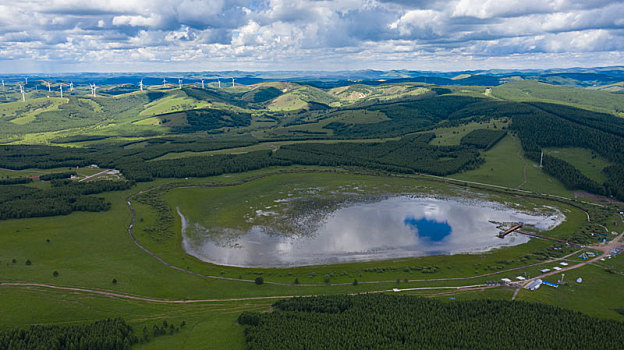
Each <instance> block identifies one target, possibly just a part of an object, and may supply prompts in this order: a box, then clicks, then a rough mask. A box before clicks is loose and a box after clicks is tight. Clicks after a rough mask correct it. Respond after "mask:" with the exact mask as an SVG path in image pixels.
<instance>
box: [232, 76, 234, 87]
mask: <svg viewBox="0 0 624 350" xmlns="http://www.w3.org/2000/svg"><path fill="white" fill-rule="evenodd" d="M232 87H234V78H232Z"/></svg>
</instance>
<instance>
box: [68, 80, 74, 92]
mask: <svg viewBox="0 0 624 350" xmlns="http://www.w3.org/2000/svg"><path fill="white" fill-rule="evenodd" d="M69 91H74V83H73V82H71V81H70V82H69Z"/></svg>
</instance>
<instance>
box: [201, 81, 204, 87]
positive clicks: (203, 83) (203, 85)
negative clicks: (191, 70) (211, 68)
mask: <svg viewBox="0 0 624 350" xmlns="http://www.w3.org/2000/svg"><path fill="white" fill-rule="evenodd" d="M201 82H202V89H203V88H204V79H202V80H201Z"/></svg>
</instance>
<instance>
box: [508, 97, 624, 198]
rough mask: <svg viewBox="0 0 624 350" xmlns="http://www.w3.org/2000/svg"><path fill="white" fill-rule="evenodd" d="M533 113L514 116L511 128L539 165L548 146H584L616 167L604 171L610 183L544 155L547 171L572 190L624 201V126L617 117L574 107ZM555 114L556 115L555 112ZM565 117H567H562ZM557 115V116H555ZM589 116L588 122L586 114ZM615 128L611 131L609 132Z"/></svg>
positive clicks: (548, 107)
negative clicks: (623, 131) (622, 132)
mask: <svg viewBox="0 0 624 350" xmlns="http://www.w3.org/2000/svg"><path fill="white" fill-rule="evenodd" d="M528 106H529V107H530V108H533V111H532V113H530V114H523V115H514V116H513V117H512V124H511V126H510V128H511V129H512V130H514V131H516V132H517V133H518V137H519V138H520V140H521V141H522V148H523V149H524V151H525V156H526V157H527V158H529V159H531V160H533V161H535V162H539V160H540V157H541V151H542V148H544V147H581V148H586V149H591V150H593V151H595V152H596V153H597V154H600V155H601V156H603V157H604V158H606V159H607V160H609V161H611V162H612V163H614V165H613V166H610V167H607V168H606V169H604V170H603V174H604V175H605V176H606V178H607V181H606V182H604V183H602V184H599V183H597V182H596V181H594V180H592V179H589V178H588V177H587V176H585V175H583V174H582V173H581V172H580V171H579V170H578V169H576V168H575V167H574V166H573V165H571V164H569V163H568V162H566V161H564V160H561V159H557V158H554V157H551V156H548V155H544V164H543V165H544V171H545V172H546V173H548V174H550V175H552V176H553V177H555V178H557V179H558V180H560V181H561V182H562V183H563V184H564V185H565V186H566V188H568V189H581V190H586V191H588V192H592V193H595V194H600V195H612V196H614V197H616V198H618V199H620V200H624V183H623V182H622V180H621V178H622V173H621V172H619V171H618V169H621V168H622V166H624V137H622V136H620V135H619V134H620V131H619V130H620V129H621V125H622V124H623V123H624V122H622V121H620V120H619V118H615V117H613V116H609V115H605V114H601V113H595V112H590V111H584V110H580V109H578V108H573V107H565V108H561V110H558V109H559V108H560V107H559V105H556V107H554V106H553V105H549V104H539V105H538V106H539V108H537V107H535V106H533V105H528ZM551 112H552V113H551ZM564 112H565V113H567V114H565V117H561V116H560V115H563V113H564ZM554 113H556V114H554ZM584 113H587V115H588V118H587V120H582V115H584ZM609 126H611V132H608V131H606V130H607V129H609Z"/></svg>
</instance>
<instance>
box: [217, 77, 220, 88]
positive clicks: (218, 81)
mask: <svg viewBox="0 0 624 350" xmlns="http://www.w3.org/2000/svg"><path fill="white" fill-rule="evenodd" d="M217 83H219V89H220V88H221V79H217Z"/></svg>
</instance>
